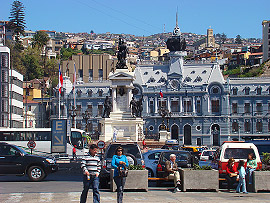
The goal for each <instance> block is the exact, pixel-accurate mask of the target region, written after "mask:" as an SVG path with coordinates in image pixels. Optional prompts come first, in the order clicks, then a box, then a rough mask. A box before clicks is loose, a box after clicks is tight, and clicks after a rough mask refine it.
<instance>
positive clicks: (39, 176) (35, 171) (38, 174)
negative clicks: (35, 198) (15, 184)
mask: <svg viewBox="0 0 270 203" xmlns="http://www.w3.org/2000/svg"><path fill="white" fill-rule="evenodd" d="M27 175H28V177H29V179H30V180H31V181H41V180H43V179H44V178H45V177H46V174H45V172H44V170H43V168H42V167H40V166H31V167H30V168H29V169H28V171H27Z"/></svg>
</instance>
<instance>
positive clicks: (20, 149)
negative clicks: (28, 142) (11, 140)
mask: <svg viewBox="0 0 270 203" xmlns="http://www.w3.org/2000/svg"><path fill="white" fill-rule="evenodd" d="M16 149H18V150H19V151H20V152H21V153H22V154H24V155H25V154H28V153H27V152H26V151H24V150H23V149H22V148H20V147H18V146H16Z"/></svg>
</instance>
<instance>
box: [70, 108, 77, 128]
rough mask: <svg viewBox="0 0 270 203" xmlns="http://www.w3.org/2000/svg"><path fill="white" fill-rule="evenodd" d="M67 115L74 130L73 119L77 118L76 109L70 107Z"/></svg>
mask: <svg viewBox="0 0 270 203" xmlns="http://www.w3.org/2000/svg"><path fill="white" fill-rule="evenodd" d="M68 114H69V115H70V117H71V119H72V128H75V123H74V121H75V117H76V116H77V109H76V108H75V106H72V107H71V109H69V110H68Z"/></svg>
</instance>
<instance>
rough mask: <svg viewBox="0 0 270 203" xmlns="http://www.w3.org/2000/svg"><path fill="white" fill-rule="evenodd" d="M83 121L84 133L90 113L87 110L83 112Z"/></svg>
mask: <svg viewBox="0 0 270 203" xmlns="http://www.w3.org/2000/svg"><path fill="white" fill-rule="evenodd" d="M82 117H83V120H85V132H88V129H87V125H88V120H89V119H90V112H89V111H88V110H86V111H85V113H82Z"/></svg>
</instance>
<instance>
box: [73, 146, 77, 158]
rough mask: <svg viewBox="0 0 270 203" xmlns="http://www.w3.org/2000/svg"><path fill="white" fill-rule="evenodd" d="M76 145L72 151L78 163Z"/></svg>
mask: <svg viewBox="0 0 270 203" xmlns="http://www.w3.org/2000/svg"><path fill="white" fill-rule="evenodd" d="M76 147H77V146H76V145H74V146H73V149H72V157H73V160H74V161H77V155H76V153H77V150H76Z"/></svg>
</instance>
